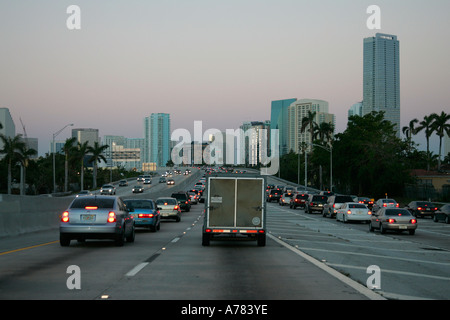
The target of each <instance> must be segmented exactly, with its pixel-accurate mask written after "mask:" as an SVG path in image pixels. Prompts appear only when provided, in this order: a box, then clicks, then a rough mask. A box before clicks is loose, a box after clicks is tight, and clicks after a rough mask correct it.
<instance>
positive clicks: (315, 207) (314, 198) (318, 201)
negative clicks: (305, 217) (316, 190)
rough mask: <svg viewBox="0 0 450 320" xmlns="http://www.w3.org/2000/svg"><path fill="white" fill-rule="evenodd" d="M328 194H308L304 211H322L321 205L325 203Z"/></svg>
mask: <svg viewBox="0 0 450 320" xmlns="http://www.w3.org/2000/svg"><path fill="white" fill-rule="evenodd" d="M327 200H328V196H324V195H320V194H310V195H309V197H308V200H306V203H305V212H306V213H313V212H314V211H318V212H320V213H323V206H324V205H325V203H327Z"/></svg>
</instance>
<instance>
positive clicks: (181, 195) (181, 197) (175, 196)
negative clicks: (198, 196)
mask: <svg viewBox="0 0 450 320" xmlns="http://www.w3.org/2000/svg"><path fill="white" fill-rule="evenodd" d="M171 197H172V198H175V199H178V200H180V199H181V200H185V199H187V195H186V194H185V193H173V194H172V196H171Z"/></svg>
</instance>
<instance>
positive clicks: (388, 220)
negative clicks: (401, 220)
mask: <svg viewBox="0 0 450 320" xmlns="http://www.w3.org/2000/svg"><path fill="white" fill-rule="evenodd" d="M387 222H389V223H394V222H395V219H387Z"/></svg>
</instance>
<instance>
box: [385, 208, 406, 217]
mask: <svg viewBox="0 0 450 320" xmlns="http://www.w3.org/2000/svg"><path fill="white" fill-rule="evenodd" d="M385 214H386V215H387V216H410V215H411V214H410V213H409V211H408V210H405V209H389V210H386V213H385Z"/></svg>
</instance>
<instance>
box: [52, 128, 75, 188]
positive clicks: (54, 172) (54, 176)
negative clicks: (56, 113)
mask: <svg viewBox="0 0 450 320" xmlns="http://www.w3.org/2000/svg"><path fill="white" fill-rule="evenodd" d="M69 126H73V123H70V124H67V125H65V126H64V128H62V129H60V130H58V131H57V132H55V133H54V134H53V140H52V149H53V150H52V151H53V152H52V153H53V193H56V164H55V153H56V146H55V138H56V136H57V135H58V134H60V133H61V132H62V131H63V130H64V129H65V128H67V127H69Z"/></svg>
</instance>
